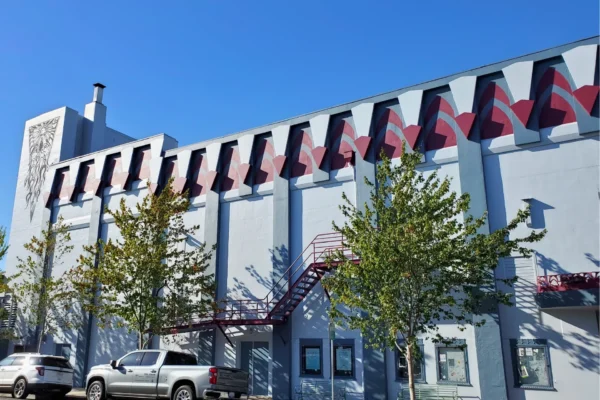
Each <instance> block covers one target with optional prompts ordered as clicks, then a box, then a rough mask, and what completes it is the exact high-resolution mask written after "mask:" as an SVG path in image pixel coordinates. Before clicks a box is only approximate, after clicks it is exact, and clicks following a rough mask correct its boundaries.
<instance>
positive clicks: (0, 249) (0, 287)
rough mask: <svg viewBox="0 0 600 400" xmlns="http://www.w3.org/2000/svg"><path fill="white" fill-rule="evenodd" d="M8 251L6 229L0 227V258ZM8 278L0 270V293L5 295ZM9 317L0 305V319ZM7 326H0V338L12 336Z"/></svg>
mask: <svg viewBox="0 0 600 400" xmlns="http://www.w3.org/2000/svg"><path fill="white" fill-rule="evenodd" d="M7 251H8V242H7V239H6V229H5V228H3V227H0V260H2V259H3V258H4V256H5V255H6V252H7ZM8 292H9V288H8V279H7V276H6V273H5V272H4V271H2V272H0V293H3V294H4V295H5V296H6V295H7V294H8ZM9 317H10V313H9V311H8V310H7V309H6V308H4V307H0V321H6V320H7V319H8V318H9ZM7 328H8V327H2V328H0V339H6V338H7V337H12V330H11V329H7Z"/></svg>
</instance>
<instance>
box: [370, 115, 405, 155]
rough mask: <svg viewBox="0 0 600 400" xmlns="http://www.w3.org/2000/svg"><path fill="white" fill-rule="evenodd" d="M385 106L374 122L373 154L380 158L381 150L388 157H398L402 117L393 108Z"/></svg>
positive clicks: (400, 150)
mask: <svg viewBox="0 0 600 400" xmlns="http://www.w3.org/2000/svg"><path fill="white" fill-rule="evenodd" d="M393 107H394V106H389V107H386V108H385V109H384V110H383V112H382V113H381V116H380V117H379V118H378V119H377V122H376V124H375V154H376V157H377V160H381V151H382V150H383V152H384V153H385V155H386V156H387V157H388V158H390V159H391V158H398V157H400V155H401V153H402V136H403V135H402V119H400V116H399V115H398V113H396V112H395V111H394V110H393Z"/></svg>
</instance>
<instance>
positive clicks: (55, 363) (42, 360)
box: [29, 357, 73, 369]
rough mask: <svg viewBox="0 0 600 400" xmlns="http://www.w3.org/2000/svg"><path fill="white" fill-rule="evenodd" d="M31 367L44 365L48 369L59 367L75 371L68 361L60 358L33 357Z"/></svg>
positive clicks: (30, 360)
mask: <svg viewBox="0 0 600 400" xmlns="http://www.w3.org/2000/svg"><path fill="white" fill-rule="evenodd" d="M29 365H44V366H46V367H58V368H68V369H73V367H72V366H71V364H69V362H68V361H67V360H63V359H62V358H58V357H31V358H30V359H29Z"/></svg>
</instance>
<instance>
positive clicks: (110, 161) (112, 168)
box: [103, 154, 129, 188]
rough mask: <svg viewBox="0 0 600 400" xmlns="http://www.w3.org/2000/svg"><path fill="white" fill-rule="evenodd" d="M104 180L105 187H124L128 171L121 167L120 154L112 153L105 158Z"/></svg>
mask: <svg viewBox="0 0 600 400" xmlns="http://www.w3.org/2000/svg"><path fill="white" fill-rule="evenodd" d="M105 169H106V170H105V175H104V178H103V180H105V183H106V187H115V186H121V187H122V188H125V187H126V185H127V180H128V179H129V171H125V170H124V169H123V165H122V162H121V154H113V155H111V156H108V157H107V158H106V167H105Z"/></svg>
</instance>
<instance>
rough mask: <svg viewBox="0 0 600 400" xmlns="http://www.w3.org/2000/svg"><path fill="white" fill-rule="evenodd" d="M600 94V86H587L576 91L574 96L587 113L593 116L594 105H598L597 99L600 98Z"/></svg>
mask: <svg viewBox="0 0 600 400" xmlns="http://www.w3.org/2000/svg"><path fill="white" fill-rule="evenodd" d="M598 93H600V86H592V85H585V86H582V87H580V88H579V89H577V90H575V91H574V92H573V95H574V96H575V98H576V99H577V101H578V102H579V104H581V106H582V107H583V108H584V109H585V111H587V113H588V114H591V113H592V108H594V103H596V99H597V98H598Z"/></svg>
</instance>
